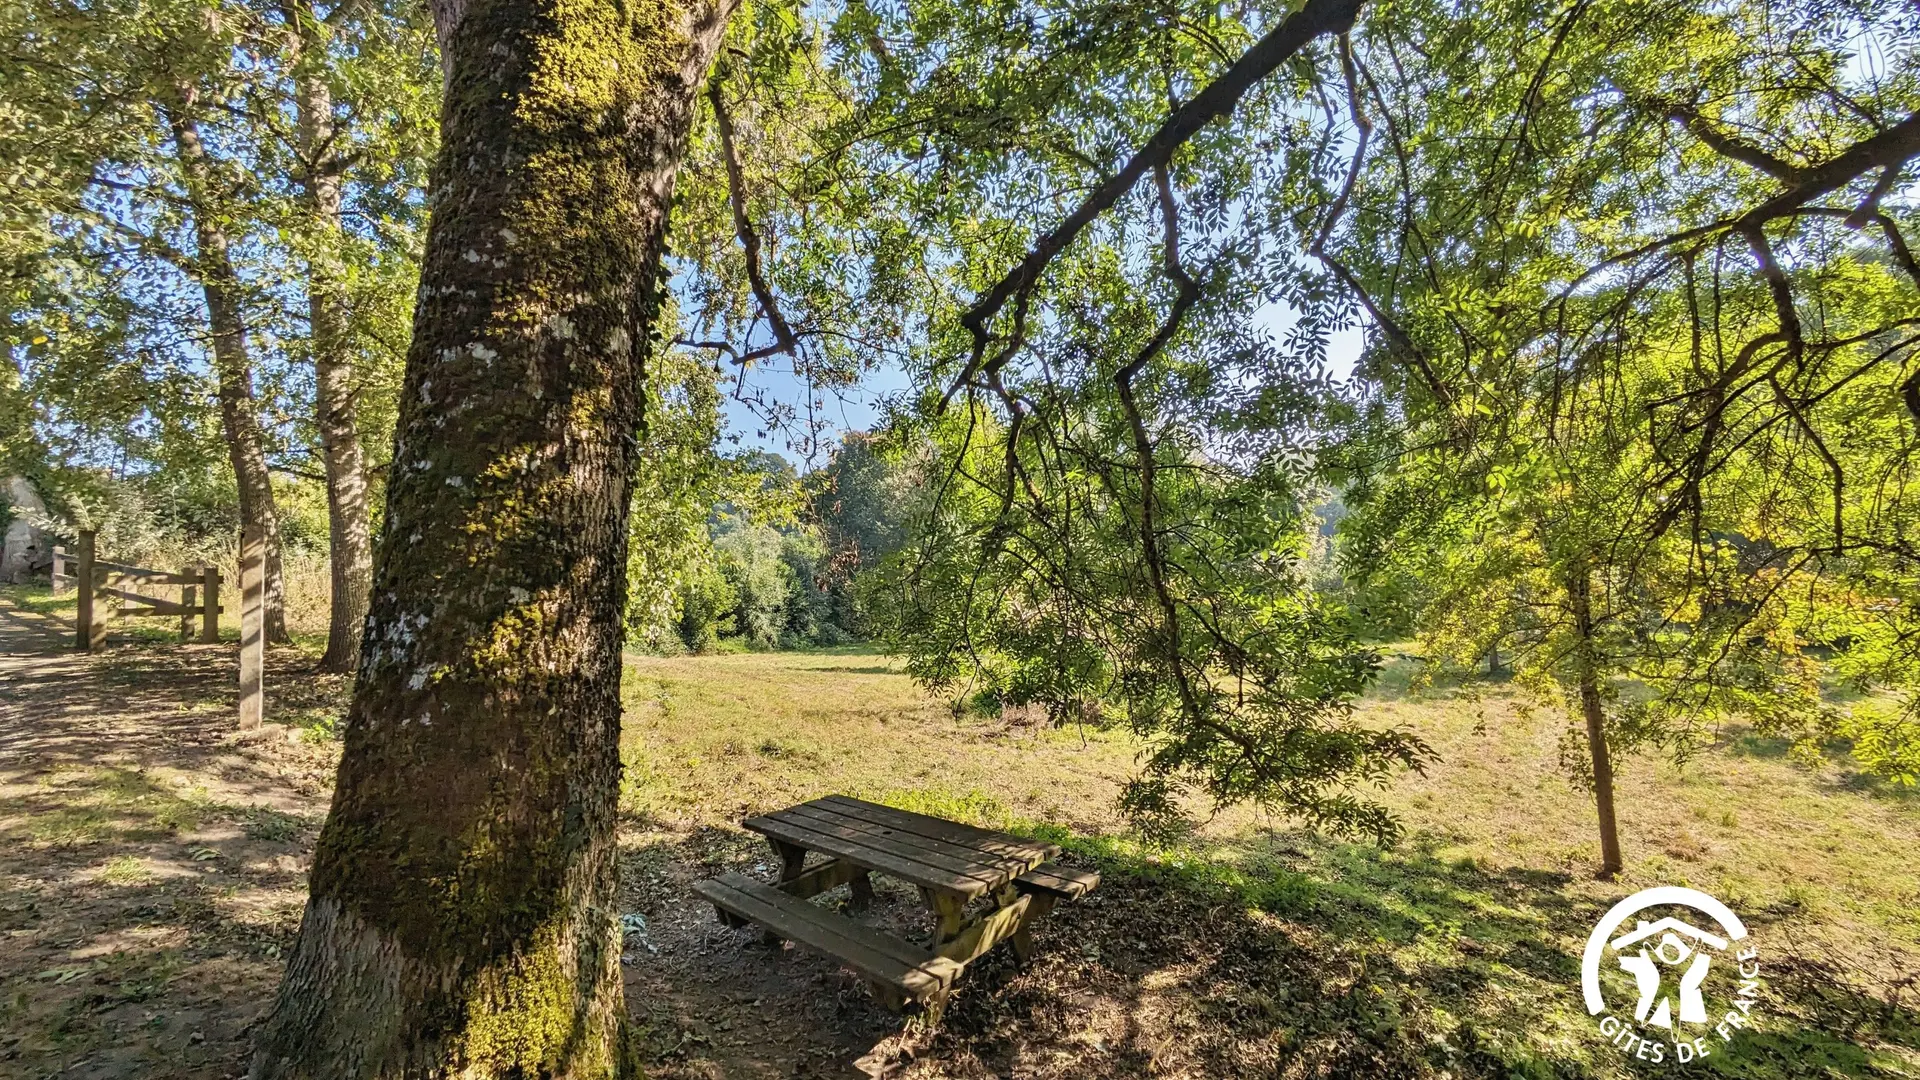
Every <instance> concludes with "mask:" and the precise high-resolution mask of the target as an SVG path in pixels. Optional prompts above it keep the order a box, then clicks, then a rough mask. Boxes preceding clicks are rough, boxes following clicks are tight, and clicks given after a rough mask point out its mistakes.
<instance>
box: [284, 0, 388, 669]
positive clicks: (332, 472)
mask: <svg viewBox="0 0 1920 1080" xmlns="http://www.w3.org/2000/svg"><path fill="white" fill-rule="evenodd" d="M281 12H282V13H283V15H284V16H285V18H286V20H287V23H288V33H289V34H290V37H291V40H290V46H291V48H290V51H291V52H292V53H293V61H294V94H295V99H296V101H295V105H296V108H297V110H298V125H297V136H298V146H299V150H300V157H301V162H302V164H301V173H302V176H301V190H302V194H303V195H304V196H305V198H306V204H307V209H308V211H309V213H311V214H312V217H313V222H312V224H313V231H314V237H313V248H312V250H313V254H312V257H311V259H310V260H309V264H308V283H307V320H308V328H309V330H310V332H311V333H310V337H311V340H312V343H313V376H314V393H313V411H314V418H313V420H314V427H315V429H316V430H318V431H319V433H320V449H321V454H322V456H323V458H324V459H325V464H326V475H327V536H328V564H329V569H330V570H331V572H332V575H331V576H332V586H333V589H332V600H331V602H330V605H329V610H328V617H327V651H326V652H325V653H323V654H322V655H321V657H320V670H322V671H352V670H354V668H356V667H358V666H359V664H360V632H361V629H362V625H363V624H364V623H365V622H366V618H367V593H368V588H369V587H370V585H371V584H372V576H373V538H372V534H371V532H370V529H369V526H368V521H367V466H366V458H365V455H364V454H362V452H361V448H360V431H359V424H358V422H357V420H356V418H355V416H354V395H355V393H356V390H355V387H354V372H353V360H352V356H351V354H350V353H349V351H348V349H349V345H350V342H349V340H348V326H347V318H348V314H347V296H346V288H345V285H344V275H343V274H342V273H341V270H340V261H339V257H338V254H337V247H338V244H339V242H340V240H341V238H342V230H341V226H340V192H341V188H342V186H343V184H344V181H345V173H346V168H345V163H344V161H343V159H342V158H341V155H340V151H339V147H338V146H337V145H336V144H335V138H336V132H335V131H334V123H333V91H332V89H331V87H329V86H328V84H327V78H326V70H325V67H324V66H323V65H324V63H325V49H326V40H325V37H324V35H323V34H322V33H321V32H320V23H319V22H318V21H317V20H316V19H315V17H314V14H313V7H312V5H311V4H309V3H306V2H305V0H290V2H289V3H287V4H285V5H283V6H282V8H281Z"/></svg>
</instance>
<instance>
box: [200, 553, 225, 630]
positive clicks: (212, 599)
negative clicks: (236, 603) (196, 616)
mask: <svg viewBox="0 0 1920 1080" xmlns="http://www.w3.org/2000/svg"><path fill="white" fill-rule="evenodd" d="M200 586H201V588H200V591H201V592H202V593H204V594H205V601H204V603H203V604H202V606H201V608H200V644H202V645H217V644H219V643H220V571H218V570H215V569H214V568H213V567H211V566H203V567H201V568H200Z"/></svg>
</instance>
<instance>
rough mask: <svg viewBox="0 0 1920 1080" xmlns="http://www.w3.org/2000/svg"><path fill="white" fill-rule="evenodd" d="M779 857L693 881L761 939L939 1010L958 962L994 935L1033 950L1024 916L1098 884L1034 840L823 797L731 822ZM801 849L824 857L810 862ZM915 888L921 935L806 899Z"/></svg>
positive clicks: (901, 1003)
mask: <svg viewBox="0 0 1920 1080" xmlns="http://www.w3.org/2000/svg"><path fill="white" fill-rule="evenodd" d="M741 825H742V826H743V827H744V828H747V829H749V830H751V831H753V832H757V833H759V834H761V835H762V836H765V837H766V838H767V842H768V843H769V844H771V845H772V847H773V850H774V853H775V854H777V855H778V856H779V858H780V878H779V880H778V881H777V882H775V883H773V884H768V883H766V882H763V881H758V880H755V879H753V878H750V877H747V876H746V875H744V874H722V875H721V876H719V877H717V878H714V879H712V880H709V881H702V882H698V883H696V884H695V885H694V887H693V889H694V892H695V893H696V894H698V895H699V896H701V897H702V898H703V899H706V900H708V901H710V902H711V903H712V904H713V906H714V908H715V909H716V910H717V911H718V913H719V915H720V918H721V920H722V921H723V922H726V923H727V924H728V925H732V926H740V925H745V924H747V923H753V924H755V925H758V926H760V927H762V928H763V929H764V930H765V931H766V932H767V935H768V937H769V938H771V939H784V940H787V941H791V942H793V943H794V944H796V945H801V946H804V947H806V948H809V949H812V950H813V951H815V952H819V953H824V954H826V955H827V956H830V957H832V958H834V959H836V960H838V961H840V962H841V963H842V964H845V965H846V966H848V967H850V968H852V969H853V970H854V971H856V972H858V973H859V974H860V975H861V977H862V978H864V979H865V980H866V982H867V985H868V986H869V987H870V988H871V989H872V990H873V992H874V996H875V997H876V998H878V999H879V1000H880V1002H881V1003H882V1004H884V1005H886V1006H887V1007H888V1008H889V1009H892V1010H894V1011H896V1012H898V1011H901V1010H903V1009H904V1008H905V1007H906V1006H907V1005H908V1003H918V1004H919V1005H920V1006H922V1007H923V1008H924V1009H926V1010H927V1011H928V1012H929V1013H933V1014H936V1015H937V1014H938V1012H939V1010H940V1008H941V1007H942V1006H943V1005H944V1004H945V1003H946V999H947V995H948V993H949V992H950V991H951V990H952V988H953V983H954V980H955V979H957V978H958V977H959V976H960V973H961V972H962V971H963V970H965V968H966V966H967V965H968V964H969V963H971V962H973V961H974V960H975V959H977V958H979V957H980V956H982V955H983V954H985V953H986V952H987V950H989V949H991V948H993V947H994V946H995V945H998V944H1000V943H1001V942H1003V941H1011V942H1012V943H1013V947H1014V951H1015V952H1016V953H1017V954H1018V955H1019V957H1020V958H1021V959H1022V960H1025V959H1027V958H1028V957H1030V956H1031V955H1032V954H1033V937H1032V926H1033V923H1034V920H1036V919H1038V918H1040V917H1042V916H1043V915H1045V914H1046V913H1047V912H1049V911H1051V910H1052V909H1053V906H1054V904H1055V903H1056V902H1057V901H1059V900H1063V899H1073V898H1076V897H1079V896H1083V895H1085V894H1086V893H1087V892H1088V891H1090V890H1091V889H1092V888H1093V887H1094V886H1095V885H1097V884H1099V882H1100V875H1098V874H1096V873H1093V872H1091V871H1085V870H1073V869H1068V868H1066V867H1062V866H1056V865H1054V864H1052V863H1049V862H1048V861H1047V860H1048V859H1051V858H1053V857H1054V856H1055V855H1058V854H1059V852H1060V849H1059V848H1058V847H1057V846H1056V845H1053V844H1049V843H1046V842H1044V841H1039V840H1027V839H1024V838H1022V837H1018V836H1009V835H1008V834H1006V833H999V832H993V831H991V830H988V829H979V828H975V827H973V826H971V825H965V824H962V823H960V822H958V821H948V820H946V819H944V818H937V817H929V816H928V815H926V814H915V813H912V812H910V811H906V810H896V809H894V808H893V807H890V806H881V805H879V804H877V803H870V802H865V801H862V800H860V799H852V798H848V797H846V796H844V795H829V796H827V797H826V798H822V799H815V800H813V801H812V802H807V803H802V804H800V805H799V806H794V807H789V808H788V809H785V810H781V811H779V812H777V813H773V814H767V815H764V816H761V817H752V818H748V819H747V820H745V821H743V822H741ZM810 853H814V854H818V855H820V856H823V857H824V859H823V861H820V862H818V863H816V864H815V865H812V866H809V865H808V864H807V856H808V855H809V854H810ZM874 873H881V874H886V875H889V876H891V877H896V878H899V879H901V880H903V881H906V882H909V883H911V884H913V885H916V886H918V887H919V889H920V897H921V899H922V901H924V902H925V903H926V905H927V908H928V909H929V911H930V912H931V913H932V916H933V918H932V928H931V932H930V933H929V934H928V936H927V940H926V941H925V942H913V941H908V940H906V939H904V938H901V937H899V936H897V935H895V934H890V933H887V932H886V931H883V930H879V929H876V928H874V927H871V926H867V925H865V924H863V923H861V922H858V921H856V920H854V919H852V918H849V917H848V916H846V915H842V914H840V913H838V912H835V911H830V910H828V909H827V908H826V907H824V906H822V905H820V904H816V903H813V902H811V901H810V900H809V899H808V897H812V896H816V895H818V894H820V893H823V892H826V891H827V890H828V889H832V888H835V887H837V886H840V885H847V886H849V887H850V889H851V891H852V894H853V900H852V904H851V905H850V906H852V907H855V908H859V907H863V906H865V905H866V904H867V903H868V902H869V901H871V899H872V897H873V884H872V880H871V877H870V875H871V874H874Z"/></svg>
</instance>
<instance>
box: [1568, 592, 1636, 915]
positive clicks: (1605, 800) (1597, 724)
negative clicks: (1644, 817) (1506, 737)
mask: <svg viewBox="0 0 1920 1080" xmlns="http://www.w3.org/2000/svg"><path fill="white" fill-rule="evenodd" d="M1567 592H1568V595H1569V596H1570V597H1571V598H1572V604H1573V624H1574V632H1575V633H1576V634H1577V635H1578V636H1579V639H1578V642H1577V643H1576V646H1575V648H1576V654H1575V656H1574V662H1575V663H1576V664H1577V665H1578V666H1579V672H1580V712H1581V715H1582V717H1584V718H1585V720H1586V722H1587V752H1588V753H1589V754H1590V755H1592V757H1593V797H1594V802H1595V803H1596V804H1597V805H1598V807H1599V810H1600V873H1601V874H1602V875H1604V876H1606V877H1612V876H1613V875H1615V874H1617V873H1619V872H1620V869H1621V867H1622V866H1623V865H1624V864H1623V863H1622V862H1621V860H1620V832H1619V829H1618V828H1617V827H1616V826H1615V824H1614V820H1613V761H1612V759H1611V758H1610V757H1609V756H1608V754H1607V728H1606V716H1605V714H1604V713H1602V712H1601V709H1600V674H1599V668H1600V665H1599V663H1598V659H1597V657H1596V656H1595V654H1594V644H1593V575H1592V574H1591V573H1589V572H1588V570H1587V569H1586V568H1585V567H1584V566H1583V567H1581V568H1580V569H1579V570H1578V571H1577V572H1576V573H1575V574H1574V576H1573V579H1572V580H1571V581H1570V582H1568V588H1567Z"/></svg>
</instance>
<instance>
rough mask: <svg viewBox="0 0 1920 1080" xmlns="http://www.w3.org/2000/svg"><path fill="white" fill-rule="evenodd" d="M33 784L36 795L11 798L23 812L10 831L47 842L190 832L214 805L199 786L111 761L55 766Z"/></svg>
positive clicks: (65, 844) (58, 844) (61, 844)
mask: <svg viewBox="0 0 1920 1080" xmlns="http://www.w3.org/2000/svg"><path fill="white" fill-rule="evenodd" d="M38 786H39V788H40V791H39V792H37V793H36V794H35V795H33V796H30V797H28V798H25V799H20V800H14V801H15V802H16V806H15V807H14V808H15V809H18V810H24V811H25V813H24V815H23V816H22V818H16V819H15V821H16V824H15V825H14V826H12V827H11V828H10V830H9V831H12V832H15V833H19V832H24V834H25V836H24V838H25V839H26V840H28V841H29V842H31V843H34V844H38V845H41V846H46V847H55V848H73V847H81V846H85V845H90V844H97V843H101V842H103V841H108V840H141V839H159V838H163V837H168V836H173V835H175V834H178V833H183V832H192V831H194V830H195V829H198V828H199V827H200V825H201V822H202V821H203V820H204V819H205V818H206V816H207V815H208V814H209V813H210V812H212V810H213V809H214V807H213V806H212V804H211V803H210V802H209V801H208V799H207V795H206V792H205V791H204V790H203V789H199V788H189V789H185V790H182V789H179V788H175V787H172V786H170V785H167V784H164V783H161V782H159V781H157V780H155V779H154V778H153V777H152V776H149V775H148V774H146V773H144V772H141V771H139V770H137V769H128V768H120V767H115V766H97V767H88V766H78V767H69V768H62V769H58V770H56V771H54V772H51V773H48V774H47V775H45V776H42V777H40V778H39V785H38ZM22 820H23V821H24V824H20V822H21V821H22Z"/></svg>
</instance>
